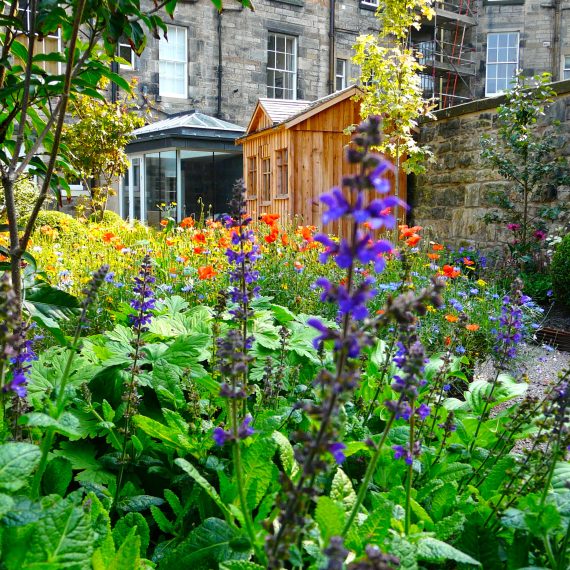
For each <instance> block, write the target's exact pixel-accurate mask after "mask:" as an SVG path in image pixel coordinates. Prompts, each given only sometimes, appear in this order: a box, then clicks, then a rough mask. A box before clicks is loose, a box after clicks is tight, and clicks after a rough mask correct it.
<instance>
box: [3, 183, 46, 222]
mask: <svg viewBox="0 0 570 570" xmlns="http://www.w3.org/2000/svg"><path fill="white" fill-rule="evenodd" d="M39 195H40V191H39V188H38V186H37V184H36V183H35V182H34V181H33V180H32V179H31V178H28V177H27V176H22V177H21V178H19V179H18V180H17V181H16V184H15V186H14V200H15V203H16V204H15V205H16V213H17V216H18V220H22V219H24V218H26V217H28V216H29V215H30V214H31V213H32V208H33V207H34V203H35V201H36V200H37V199H38V196H39ZM0 221H4V222H5V221H6V203H5V198H4V192H3V191H2V185H1V184H0Z"/></svg>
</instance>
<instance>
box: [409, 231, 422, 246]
mask: <svg viewBox="0 0 570 570" xmlns="http://www.w3.org/2000/svg"><path fill="white" fill-rule="evenodd" d="M421 239H422V238H421V237H420V236H419V235H417V234H415V235H413V236H410V237H409V238H408V239H407V240H406V245H408V246H410V247H414V246H415V245H418V242H419V241H420V240H421Z"/></svg>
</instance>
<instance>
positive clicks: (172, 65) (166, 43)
mask: <svg viewBox="0 0 570 570" xmlns="http://www.w3.org/2000/svg"><path fill="white" fill-rule="evenodd" d="M167 29H168V40H166V39H165V38H164V37H162V38H160V42H159V44H158V59H159V60H160V61H159V82H160V85H159V93H160V95H163V96H165V97H180V98H186V97H187V92H188V88H187V83H188V72H187V66H188V54H187V51H186V28H181V27H180V26H170V25H168V26H167Z"/></svg>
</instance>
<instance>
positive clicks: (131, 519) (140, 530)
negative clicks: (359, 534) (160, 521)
mask: <svg viewBox="0 0 570 570" xmlns="http://www.w3.org/2000/svg"><path fill="white" fill-rule="evenodd" d="M133 531H134V532H135V534H136V535H137V537H138V538H139V541H140V555H141V556H144V555H145V553H146V550H147V548H148V545H149V542H150V529H149V527H148V523H147V522H146V519H145V518H144V517H143V515H141V514H140V513H127V514H126V515H125V516H124V517H121V518H120V519H119V520H118V521H117V523H116V524H115V528H114V529H113V541H114V542H115V544H116V545H120V544H123V543H124V542H125V541H126V540H127V538H128V537H129V536H130V535H131V534H132V533H133ZM117 570H119V569H118V568H117Z"/></svg>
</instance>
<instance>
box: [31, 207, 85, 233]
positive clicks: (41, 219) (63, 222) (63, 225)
mask: <svg viewBox="0 0 570 570" xmlns="http://www.w3.org/2000/svg"><path fill="white" fill-rule="evenodd" d="M27 221H28V218H27V217H24V218H23V219H22V223H23V224H26V223H27ZM43 226H47V227H48V228H52V229H54V230H57V231H58V232H59V233H61V234H67V233H71V234H74V235H77V236H78V238H80V237H81V236H83V235H87V228H86V227H85V226H84V225H83V224H82V223H81V222H80V221H79V220H77V219H75V218H74V217H73V216H70V215H69V214H66V213H65V212H59V211H57V210H42V211H40V213H39V214H38V216H37V218H36V220H35V221H34V227H35V228H36V229H38V230H41V228H42V227H43Z"/></svg>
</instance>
